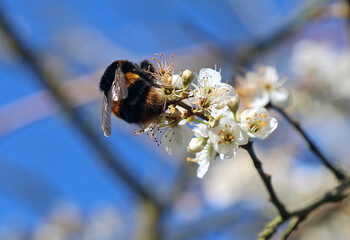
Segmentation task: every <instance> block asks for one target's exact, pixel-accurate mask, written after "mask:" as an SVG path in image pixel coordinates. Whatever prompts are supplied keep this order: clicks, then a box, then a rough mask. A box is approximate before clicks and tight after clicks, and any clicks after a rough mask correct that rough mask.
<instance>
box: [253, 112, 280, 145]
mask: <svg viewBox="0 0 350 240" xmlns="http://www.w3.org/2000/svg"><path fill="white" fill-rule="evenodd" d="M277 126H278V121H277V119H276V118H273V117H270V118H269V120H268V122H267V128H266V129H265V131H264V132H263V133H261V134H259V135H258V134H256V135H255V137H256V138H258V139H261V140H264V139H266V138H267V137H268V136H270V134H271V133H272V132H273V131H275V129H276V128H277Z"/></svg>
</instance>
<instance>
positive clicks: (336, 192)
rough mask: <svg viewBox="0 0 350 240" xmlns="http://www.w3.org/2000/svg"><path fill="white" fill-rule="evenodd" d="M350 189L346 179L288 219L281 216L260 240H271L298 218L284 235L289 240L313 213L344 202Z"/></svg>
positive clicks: (264, 230) (271, 223)
mask: <svg viewBox="0 0 350 240" xmlns="http://www.w3.org/2000/svg"><path fill="white" fill-rule="evenodd" d="M349 188H350V179H349V178H347V179H344V180H343V182H341V183H340V184H339V185H337V186H336V187H335V188H333V189H332V190H329V191H328V192H326V193H325V194H324V195H322V197H321V198H319V199H318V200H316V201H314V202H312V203H311V204H309V205H307V206H306V207H303V208H301V209H298V210H295V211H293V212H290V214H289V216H288V217H287V218H286V219H282V218H281V217H280V216H278V217H276V218H275V219H274V220H272V221H271V222H270V223H269V224H267V225H266V227H265V228H264V229H263V230H262V231H261V233H260V235H259V240H268V239H270V238H271V237H272V236H273V234H274V233H275V232H276V231H277V229H278V228H279V226H281V225H282V224H283V223H285V222H286V221H287V220H289V219H290V218H292V217H296V218H297V219H298V220H297V222H295V223H294V225H295V226H293V223H292V224H291V225H290V226H289V228H288V229H287V230H286V231H285V233H284V235H285V236H286V238H282V239H287V237H288V236H289V235H290V234H291V233H292V232H293V231H295V230H296V228H297V227H298V225H299V224H300V223H301V222H303V221H304V220H305V219H306V218H307V217H308V216H309V214H310V213H312V212H313V211H315V210H316V209H318V208H319V207H321V206H323V205H325V204H327V203H338V202H340V201H342V200H343V199H344V198H345V197H347V195H346V194H345V191H346V190H348V189H349Z"/></svg>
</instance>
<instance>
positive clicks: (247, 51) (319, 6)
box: [181, 0, 329, 66]
mask: <svg viewBox="0 0 350 240" xmlns="http://www.w3.org/2000/svg"><path fill="white" fill-rule="evenodd" d="M328 2H329V0H310V1H304V2H302V3H301V4H300V7H298V8H297V9H296V10H295V11H294V12H293V13H291V14H289V15H287V16H284V17H283V18H281V19H280V24H279V27H278V28H276V29H275V30H274V31H271V33H269V34H266V36H264V37H261V38H259V39H256V40H254V39H253V40H252V41H251V42H250V43H247V42H245V43H244V44H237V43H235V46H232V44H230V43H228V42H226V41H222V40H221V39H220V38H218V37H217V36H216V35H215V34H211V33H210V32H209V31H207V30H206V29H205V28H204V27H202V26H201V25H200V24H199V23H198V22H196V20H195V19H194V18H191V16H190V14H186V17H184V18H182V19H187V21H186V22H184V23H182V24H181V26H182V28H183V31H184V33H186V34H187V35H188V36H189V37H190V38H192V39H193V41H195V42H203V41H207V42H212V43H214V44H208V45H207V46H208V47H207V48H208V51H209V52H210V53H211V54H212V55H213V56H217V57H219V58H221V59H223V60H224V61H226V62H228V63H230V64H231V65H235V66H244V65H246V64H247V63H248V62H249V61H250V60H251V59H252V58H253V57H254V56H256V55H258V54H261V53H263V52H265V51H266V50H268V49H270V48H271V47H274V46H276V45H277V44H279V43H281V42H283V41H285V40H286V39H290V37H291V36H293V35H294V34H295V33H297V32H298V31H299V30H300V28H301V27H302V26H303V25H304V24H305V23H307V22H308V21H309V20H310V19H314V18H317V17H318V16H319V15H320V13H321V12H322V11H323V9H324V5H326V4H327V3H328ZM228 3H229V4H232V3H231V1H228ZM232 11H235V10H234V9H232Z"/></svg>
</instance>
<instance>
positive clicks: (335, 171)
mask: <svg viewBox="0 0 350 240" xmlns="http://www.w3.org/2000/svg"><path fill="white" fill-rule="evenodd" d="M268 107H270V108H272V109H275V110H276V111H278V112H279V113H280V114H281V115H282V116H283V117H284V118H285V119H286V120H287V121H288V122H289V123H290V124H292V125H293V127H294V128H295V129H296V130H297V131H298V132H299V133H300V134H301V135H302V137H303V138H304V139H305V141H306V142H307V143H308V146H309V148H310V150H311V151H312V152H313V153H314V154H315V155H316V156H318V157H319V159H320V160H321V161H322V163H323V164H324V165H325V166H326V167H327V168H328V169H329V170H330V171H331V172H332V173H333V174H334V175H335V177H336V178H337V179H338V180H339V181H344V180H345V178H346V175H345V173H343V171H342V170H341V169H339V168H338V167H336V166H333V164H332V163H331V162H330V161H329V160H328V159H327V158H326V157H325V155H323V154H322V152H321V151H320V149H319V148H318V147H317V146H316V145H315V143H314V142H313V141H312V140H311V138H310V137H309V136H308V135H307V134H306V132H305V130H304V129H303V128H302V127H301V126H300V124H299V122H298V121H296V120H294V119H293V118H292V117H291V116H289V115H288V114H287V113H286V112H285V111H284V110H283V109H281V108H279V107H276V106H273V105H271V104H270V105H268Z"/></svg>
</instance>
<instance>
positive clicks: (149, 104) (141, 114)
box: [99, 60, 166, 137]
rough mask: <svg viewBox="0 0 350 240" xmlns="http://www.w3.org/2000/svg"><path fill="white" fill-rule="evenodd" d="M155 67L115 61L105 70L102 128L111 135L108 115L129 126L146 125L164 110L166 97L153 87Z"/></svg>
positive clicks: (149, 64)
mask: <svg viewBox="0 0 350 240" xmlns="http://www.w3.org/2000/svg"><path fill="white" fill-rule="evenodd" d="M155 71H156V70H155V68H154V66H153V65H152V64H151V63H150V62H149V61H147V60H143V61H142V62H141V64H140V66H139V65H138V64H136V63H133V62H130V61H127V60H117V61H115V62H113V63H112V64H111V65H109V66H108V67H107V69H106V70H105V72H104V74H103V75H102V78H101V81H100V86H99V87H100V90H101V91H102V92H103V93H104V96H103V104H102V121H101V129H102V132H103V134H104V135H105V136H106V137H109V136H110V135H111V113H113V114H114V115H115V116H116V117H118V118H121V119H123V120H125V121H126V122H128V123H134V124H141V125H142V124H147V123H148V122H150V121H152V119H154V118H156V117H157V116H159V115H160V114H161V113H162V112H163V111H164V108H165V104H166V97H165V94H164V91H163V90H162V88H161V87H160V86H159V85H157V84H156V78H155V77H154V75H153V73H155Z"/></svg>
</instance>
